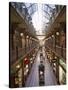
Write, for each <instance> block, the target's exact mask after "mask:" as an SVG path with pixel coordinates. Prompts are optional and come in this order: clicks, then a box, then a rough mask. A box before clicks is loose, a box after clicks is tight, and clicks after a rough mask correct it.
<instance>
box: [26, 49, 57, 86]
mask: <svg viewBox="0 0 68 90" xmlns="http://www.w3.org/2000/svg"><path fill="white" fill-rule="evenodd" d="M43 56H44V65H45V74H44V75H45V77H44V80H45V86H48V85H57V81H56V77H55V75H54V72H53V69H52V67H51V66H50V63H49V62H48V59H47V57H46V53H45V52H44V50H43ZM39 64H40V51H38V53H37V56H36V60H35V62H34V64H33V67H32V69H31V73H30V74H29V76H28V79H27V81H26V84H25V85H26V87H33V86H39V71H38V66H39Z"/></svg>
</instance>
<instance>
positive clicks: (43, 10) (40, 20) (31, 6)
mask: <svg viewBox="0 0 68 90" xmlns="http://www.w3.org/2000/svg"><path fill="white" fill-rule="evenodd" d="M19 4H20V5H19ZM19 6H22V8H23V9H24V10H23V9H22V12H24V11H25V13H26V16H27V17H28V19H29V21H30V22H31V23H32V24H33V26H34V28H35V31H36V34H37V35H44V34H45V32H46V30H47V27H48V25H49V23H50V19H51V17H52V14H53V12H54V11H55V8H56V7H55V5H52V4H41V3H18V7H19Z"/></svg>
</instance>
